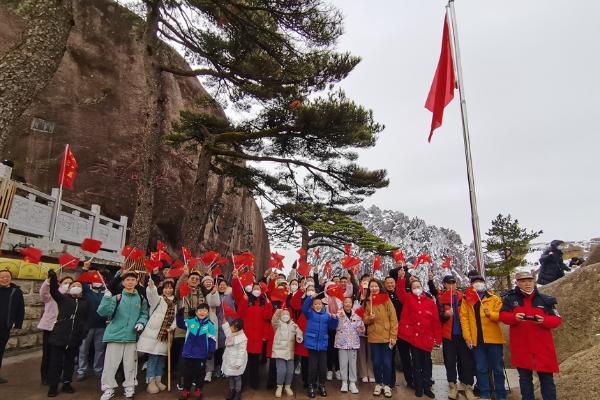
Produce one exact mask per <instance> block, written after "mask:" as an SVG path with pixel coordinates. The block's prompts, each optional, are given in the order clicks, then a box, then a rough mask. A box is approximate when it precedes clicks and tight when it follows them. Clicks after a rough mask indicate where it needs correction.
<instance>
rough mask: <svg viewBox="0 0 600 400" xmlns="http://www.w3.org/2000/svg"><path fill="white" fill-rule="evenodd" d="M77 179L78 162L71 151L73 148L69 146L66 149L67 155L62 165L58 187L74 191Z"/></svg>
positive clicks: (64, 156)
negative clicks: (74, 183)
mask: <svg viewBox="0 0 600 400" xmlns="http://www.w3.org/2000/svg"><path fill="white" fill-rule="evenodd" d="M75 177H77V160H75V155H74V154H73V152H72V151H71V146H69V145H67V146H66V147H65V154H64V155H63V159H62V162H61V163H60V174H59V175H58V185H59V186H63V187H65V188H67V189H69V190H73V189H74V187H73V182H75Z"/></svg>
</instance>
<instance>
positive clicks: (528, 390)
mask: <svg viewBox="0 0 600 400" xmlns="http://www.w3.org/2000/svg"><path fill="white" fill-rule="evenodd" d="M517 371H518V372H519V387H520V388H521V399H522V400H534V399H535V396H534V394H533V393H534V392H533V371H532V370H530V369H523V368H517ZM537 374H538V378H540V391H541V392H542V399H544V400H556V385H555V384H554V376H553V375H552V374H551V373H549V372H538V373H537Z"/></svg>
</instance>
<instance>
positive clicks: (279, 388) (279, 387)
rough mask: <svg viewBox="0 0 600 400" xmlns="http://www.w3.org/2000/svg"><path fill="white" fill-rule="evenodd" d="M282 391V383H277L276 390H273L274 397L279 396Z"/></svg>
mask: <svg viewBox="0 0 600 400" xmlns="http://www.w3.org/2000/svg"><path fill="white" fill-rule="evenodd" d="M282 392H283V385H277V390H275V397H276V398H280V397H281V393H282Z"/></svg>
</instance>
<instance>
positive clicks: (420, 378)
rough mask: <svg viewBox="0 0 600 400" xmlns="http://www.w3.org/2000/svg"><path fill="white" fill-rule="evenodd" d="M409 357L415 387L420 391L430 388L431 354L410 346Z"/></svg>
mask: <svg viewBox="0 0 600 400" xmlns="http://www.w3.org/2000/svg"><path fill="white" fill-rule="evenodd" d="M410 355H411V357H412V362H413V374H414V384H415V387H417V388H422V389H425V388H428V387H431V369H432V363H431V353H430V352H428V351H425V350H421V349H418V348H416V347H415V346H410Z"/></svg>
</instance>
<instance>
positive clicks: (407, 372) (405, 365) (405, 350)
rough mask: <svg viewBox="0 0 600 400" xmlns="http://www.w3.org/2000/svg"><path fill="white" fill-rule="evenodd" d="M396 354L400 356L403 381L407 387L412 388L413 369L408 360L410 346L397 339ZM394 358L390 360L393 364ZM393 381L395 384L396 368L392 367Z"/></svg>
mask: <svg viewBox="0 0 600 400" xmlns="http://www.w3.org/2000/svg"><path fill="white" fill-rule="evenodd" d="M396 347H397V348H398V353H399V354H400V362H401V363H402V373H403V374H404V380H405V381H406V384H407V385H410V386H414V379H413V367H412V361H411V359H410V344H408V342H407V341H405V340H402V339H398V341H397V342H396ZM395 359H396V357H394V358H392V362H394V363H395ZM393 381H394V383H396V368H395V366H394V376H393Z"/></svg>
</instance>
